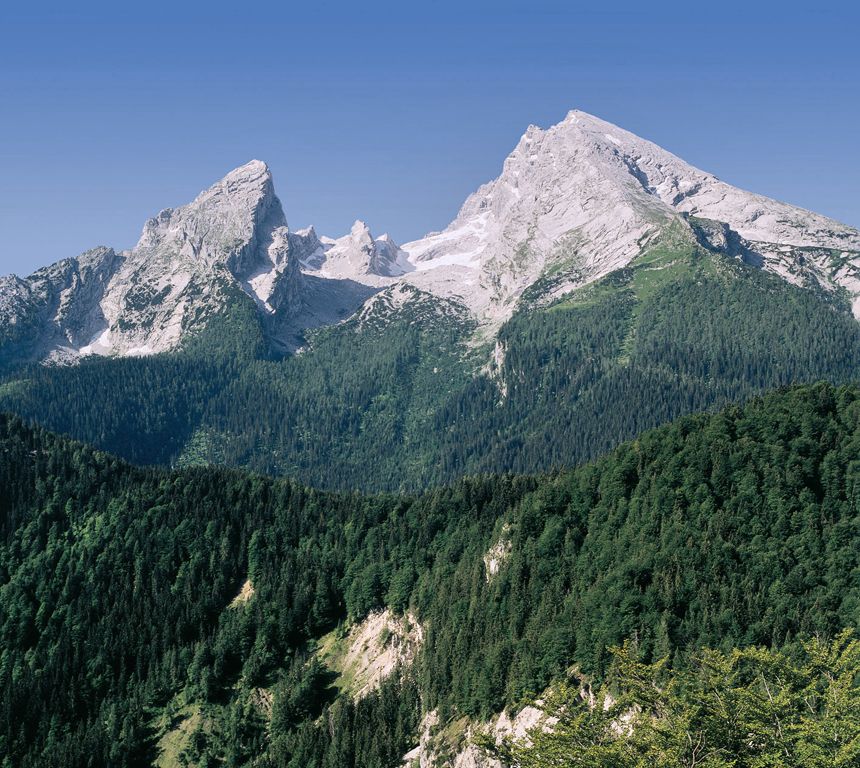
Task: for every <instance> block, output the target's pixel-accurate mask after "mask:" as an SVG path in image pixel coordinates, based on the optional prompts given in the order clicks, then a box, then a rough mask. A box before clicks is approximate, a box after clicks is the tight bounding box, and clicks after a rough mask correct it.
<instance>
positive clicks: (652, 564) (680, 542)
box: [0, 385, 860, 768]
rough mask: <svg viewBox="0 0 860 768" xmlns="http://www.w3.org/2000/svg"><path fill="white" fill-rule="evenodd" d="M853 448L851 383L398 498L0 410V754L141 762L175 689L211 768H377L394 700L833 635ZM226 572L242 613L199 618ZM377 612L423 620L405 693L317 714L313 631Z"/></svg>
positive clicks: (401, 716) (478, 706) (858, 530)
mask: <svg viewBox="0 0 860 768" xmlns="http://www.w3.org/2000/svg"><path fill="white" fill-rule="evenodd" d="M858 456H860V391H858V390H856V389H853V388H834V387H832V386H827V385H816V386H813V387H807V388H799V389H794V390H788V391H786V392H782V393H778V394H775V395H772V396H768V397H766V398H764V399H762V400H758V401H755V402H753V403H751V404H749V405H747V406H745V407H731V408H729V409H728V410H726V411H724V412H722V413H719V414H716V415H704V416H695V417H686V418H683V419H681V420H680V421H678V422H676V423H674V424H671V425H668V426H665V427H662V428H660V429H658V430H655V431H653V432H650V433H647V434H645V435H643V436H642V437H641V438H639V439H638V440H636V441H635V442H633V443H629V444H625V445H623V446H621V447H620V448H618V449H617V450H616V451H614V452H613V453H612V454H610V455H609V456H607V457H605V458H604V459H601V460H600V461H597V462H595V463H593V464H590V465H587V466H584V467H582V468H580V469H577V470H575V471H572V472H567V473H564V474H560V475H558V476H555V477H545V478H539V479H529V478H512V477H499V478H489V477H488V478H475V479H469V480H463V481H461V482H459V483H457V484H456V485H454V486H452V487H450V488H443V489H439V490H435V491H432V492H429V493H426V494H424V495H422V496H419V497H416V498H409V497H404V498H398V497H394V496H360V495H357V494H331V493H324V492H319V491H312V490H307V489H305V488H302V487H299V486H297V485H296V484H294V483H291V482H287V481H283V480H281V481H273V480H270V479H266V478H263V477H256V476H249V475H245V474H242V473H238V472H234V471H226V470H217V469H192V470H184V471H181V472H166V471H162V470H143V469H134V468H132V467H129V466H128V465H126V464H124V463H122V462H120V461H118V460H116V459H114V458H112V457H110V456H107V455H105V454H102V453H96V452H93V451H92V450H90V449H88V448H85V447H82V446H80V445H78V444H75V443H71V442H68V441H66V440H64V439H61V438H57V437H54V436H52V435H50V434H48V433H45V432H43V431H41V430H39V429H32V428H29V427H26V426H25V425H24V424H23V423H22V422H20V421H19V420H18V419H16V418H11V417H3V418H2V419H0V488H2V494H0V711H2V712H3V716H2V718H0V754H2V755H3V756H6V757H8V758H9V760H10V761H11V764H12V765H15V766H22V767H23V768H26V767H28V766H54V765H56V766H76V765H93V766H101V765H105V766H106V765H110V766H124V765H128V766H131V765H138V764H146V763H147V762H148V761H150V760H151V759H152V757H153V751H154V750H155V736H154V733H153V726H152V722H153V716H154V713H157V712H161V711H162V710H163V708H164V707H165V706H166V704H167V703H168V702H169V701H170V700H171V698H172V697H173V696H174V695H175V694H177V693H178V692H184V693H183V695H184V696H185V698H186V700H191V701H197V702H201V703H202V705H205V706H209V707H212V708H216V709H217V711H219V712H223V716H222V722H221V723H220V725H219V729H218V730H217V732H216V733H214V734H213V735H207V733H206V732H203V731H201V732H200V734H199V739H200V740H201V746H200V750H201V751H200V754H201V755H203V756H204V757H205V755H207V754H208V755H209V756H210V757H211V759H212V760H224V761H226V762H227V764H233V765H239V764H242V763H243V762H245V761H247V759H248V758H249V756H250V755H258V754H260V750H261V749H266V750H269V751H270V757H271V759H272V760H274V761H275V764H283V761H284V760H286V759H287V757H289V759H296V760H298V759H299V758H295V755H302V756H303V757H302V758H301V759H302V760H305V759H307V760H310V757H308V756H309V755H310V756H313V760H317V761H318V762H317V763H313V762H308V763H306V764H308V765H311V764H318V765H351V764H355V765H386V764H389V765H390V764H395V763H391V762H390V761H389V759H390V757H391V755H393V754H396V753H397V751H398V750H400V749H402V748H403V747H404V744H405V742H406V741H408V739H407V738H406V734H407V732H411V729H413V728H414V723H415V722H416V719H417V717H418V710H417V707H418V703H417V701H418V694H417V693H416V692H415V690H414V686H416V685H417V688H418V690H419V691H420V698H421V704H422V706H423V707H425V708H437V707H438V708H439V710H440V712H441V714H442V717H443V719H444V718H446V717H448V716H453V715H458V714H470V715H482V714H487V713H489V712H491V711H494V710H498V709H499V708H501V707H503V706H505V705H507V704H511V703H515V702H517V701H521V700H524V699H528V698H530V697H532V696H534V695H535V694H536V693H538V692H540V691H541V690H542V689H543V688H544V687H545V686H546V685H547V683H549V682H550V681H551V680H552V679H553V677H555V676H558V675H559V674H561V673H562V672H563V671H564V670H565V669H566V668H567V667H568V666H569V665H570V664H571V663H576V664H578V665H579V667H580V668H581V669H582V670H583V671H584V672H587V673H590V674H592V675H595V676H597V677H599V676H601V675H602V674H603V673H604V672H605V670H606V669H607V665H608V654H607V648H608V647H609V646H612V645H618V644H620V643H621V642H622V641H623V640H625V639H627V638H631V637H632V638H635V639H636V641H637V643H638V648H639V650H640V652H641V654H642V655H643V657H644V659H645V660H646V661H647V660H648V659H651V658H656V657H660V656H668V657H669V658H670V659H671V660H672V663H673V664H675V665H676V666H678V667H680V668H683V667H684V666H685V665H686V664H687V663H688V660H689V658H690V656H691V654H692V653H693V652H694V651H695V650H696V649H697V648H700V647H703V646H710V647H715V648H721V649H729V648H731V647H733V646H745V645H749V644H763V645H768V646H778V647H781V646H785V645H788V646H791V645H792V643H793V642H794V639H795V638H796V637H798V636H801V635H815V634H820V635H822V636H833V635H835V634H836V633H837V632H838V631H839V630H840V629H841V628H842V627H844V626H849V627H857V626H858V625H860V577H858V574H860V550H858V548H857V546H856V542H857V540H858V537H860V461H858V458H857V457H858ZM500 539H501V541H502V543H503V546H502V547H501V549H500V550H499V551H503V552H505V553H506V554H504V555H503V556H502V560H503V562H502V563H501V565H500V567H499V570H498V573H496V574H495V575H493V576H492V577H490V578H488V571H487V568H486V566H485V563H484V559H483V558H484V554H485V553H487V552H488V550H490V549H491V547H493V545H494V544H496V543H497V542H498V541H499V540H500ZM248 576H250V578H251V579H252V581H253V584H254V587H255V590H256V594H255V596H254V598H253V599H252V600H251V601H250V602H249V603H248V604H247V605H245V606H244V607H242V608H239V609H235V608H227V606H228V604H229V603H230V602H231V600H232V598H233V597H234V596H235V595H236V594H237V592H238V590H239V587H240V585H241V584H242V583H243V582H244V580H245V578H246V577H248ZM387 603H391V604H393V605H395V606H397V607H398V608H401V609H402V608H403V607H405V606H408V607H409V608H410V610H412V611H414V612H416V614H417V615H418V617H419V619H420V620H421V621H422V622H423V623H424V625H425V628H426V630H425V632H426V633H425V647H424V648H425V649H424V652H423V653H422V655H421V657H420V659H419V662H418V665H417V667H416V680H415V681H414V683H413V682H409V681H408V680H406V681H404V682H402V683H401V682H399V681H398V680H397V678H392V680H391V682H390V683H389V684H388V685H389V686H394V687H396V686H399V685H402V686H404V691H405V693H403V694H402V695H400V694H397V695H389V694H391V689H390V688H387V689H385V690H386V691H387V692H388V693H386V694H385V695H382V694H380V695H379V696H378V697H375V698H371V699H368V700H367V701H366V702H364V703H361V704H358V705H352V704H349V703H348V702H346V701H344V700H341V699H338V700H336V701H333V702H332V700H331V697H332V695H333V692H332V691H331V690H330V689H329V687H328V680H327V678H326V674H327V673H326V672H325V671H323V670H321V669H320V668H319V666H318V665H316V663H315V662H314V660H313V658H312V657H311V656H310V652H311V651H312V649H313V645H314V643H313V639H314V638H315V637H319V636H320V635H321V634H322V633H324V632H326V631H328V630H329V629H332V628H333V627H334V626H335V625H336V623H337V622H339V621H343V620H348V619H350V618H361V617H362V616H363V614H364V613H365V612H366V611H368V610H370V609H371V608H374V607H377V606H382V605H385V604H387ZM279 681H280V682H279ZM257 685H267V686H274V687H275V690H276V691H277V694H276V703H275V715H274V717H275V723H276V725H275V726H273V731H272V734H271V741H270V742H269V741H267V737H266V735H265V728H264V724H263V721H262V716H261V715H260V714H259V713H257V714H254V711H253V710H252V709H249V707H248V705H247V704H246V703H243V702H246V701H247V700H246V699H245V698H243V696H244V694H241V692H242V691H249V690H250V689H251V688H252V687H254V686H257ZM240 694H241V695H240ZM318 713H319V714H320V715H321V716H322V718H323V721H322V722H323V723H325V722H332V721H333V720H336V721H337V722H338V723H341V724H342V727H343V731H340V730H339V727H340V726H339V727H338V728H335V730H336V731H337V732H338V734H339V735H338V738H337V739H334V736H332V730H331V729H327V728H326V727H324V726H320V725H319V723H317V724H314V721H312V720H310V719H308V718H313V717H315V716H316V715H317V714H318ZM231 734H232V735H231ZM374 734H376V736H374ZM267 744H268V746H266V745H267ZM407 746H414V744H408V745H407ZM279 750H280V751H279ZM401 754H402V753H401ZM345 755H346V756H348V755H353V757H352V758H348V757H345ZM359 756H360V757H359ZM206 759H209V758H206ZM349 759H352V760H354V761H355V762H354V763H350V762H349ZM339 760H341V761H343V760H346V762H338V761H339ZM362 761H364V762H362ZM298 764H299V763H296V765H298Z"/></svg>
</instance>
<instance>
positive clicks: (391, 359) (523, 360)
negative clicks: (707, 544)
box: [0, 246, 860, 492]
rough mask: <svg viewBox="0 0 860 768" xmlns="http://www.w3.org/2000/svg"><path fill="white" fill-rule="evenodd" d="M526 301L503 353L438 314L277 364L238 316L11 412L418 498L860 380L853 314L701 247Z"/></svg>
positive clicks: (99, 436) (96, 371)
mask: <svg viewBox="0 0 860 768" xmlns="http://www.w3.org/2000/svg"><path fill="white" fill-rule="evenodd" d="M245 298H246V299H247V297H245ZM527 299H528V297H525V298H524V308H523V310H522V311H520V312H518V313H517V314H516V315H515V316H514V317H513V318H512V319H511V320H510V321H509V322H507V323H506V324H505V325H504V326H503V327H502V328H501V330H500V332H499V335H498V340H497V342H498V343H497V344H496V346H495V354H494V351H493V349H492V348H491V347H488V346H487V345H486V344H483V345H482V344H481V343H479V341H477V339H479V338H480V336H475V329H474V327H473V325H472V324H470V323H469V321H468V320H467V319H465V318H464V317H462V316H459V315H456V314H454V315H450V314H446V315H444V317H440V316H439V314H438V313H437V314H434V313H432V312H426V311H423V310H425V309H426V307H425V304H426V302H427V300H428V298H427V297H424V302H423V303H422V302H417V303H416V304H415V305H414V306H413V305H406V308H405V310H404V312H401V313H400V314H399V315H397V316H396V317H393V318H389V319H388V321H387V322H377V323H369V322H367V319H366V318H364V319H362V318H353V319H352V320H350V321H348V322H346V323H344V324H342V325H339V326H335V327H332V328H327V329H323V330H319V331H316V332H314V333H312V334H309V337H308V344H307V347H306V348H305V349H304V350H303V351H302V352H301V353H300V354H297V355H293V356H290V357H287V358H284V359H280V360H277V359H271V358H270V356H269V354H268V353H267V351H266V349H265V344H264V341H263V338H264V337H263V334H262V331H261V329H260V327H259V322H258V321H257V319H256V316H255V314H254V312H253V307H247V306H245V305H244V304H242V302H238V303H237V304H236V305H235V306H234V307H233V309H232V312H231V313H230V314H229V315H227V316H225V317H219V318H218V319H217V323H215V324H213V325H212V326H211V327H209V328H208V329H207V330H206V331H205V332H204V333H202V334H201V335H200V336H199V337H197V338H196V339H194V341H193V343H191V344H190V345H189V346H188V347H187V348H186V349H184V350H183V351H182V352H180V353H176V354H169V355H160V356H156V357H153V358H147V359H126V360H93V361H89V362H85V363H83V364H81V365H79V366H76V367H73V368H56V367H54V368H45V367H34V368H32V369H29V370H25V371H18V372H17V373H15V374H11V375H9V376H8V377H7V378H6V379H5V380H4V382H3V383H0V408H2V409H5V410H8V411H11V412H15V413H17V414H19V415H21V416H22V417H23V418H25V419H26V420H28V421H30V422H35V423H39V424H40V425H42V426H45V427H47V428H49V429H51V430H53V431H55V432H59V433H63V434H67V435H70V436H72V437H74V438H76V439H80V440H83V441H85V442H87V443H89V444H92V445H95V446H97V447H99V448H101V449H103V450H107V451H110V452H111V453H114V454H116V455H118V456H121V457H123V458H125V459H128V460H129V461H132V462H134V463H136V464H156V465H162V466H187V465H195V464H205V463H214V464H218V465H226V466H233V467H244V468H249V469H251V470H253V471H257V472H261V473H264V474H272V475H281V476H287V477H291V478H293V479H296V480H299V481H300V482H304V483H307V484H310V485H313V486H314V487H317V488H328V489H333V490H354V489H361V490H364V491H371V492H373V491H405V492H415V491H418V490H422V489H425V488H427V487H431V486H434V485H438V484H441V483H450V482H453V481H454V480H456V479H457V478H459V477H462V476H463V475H464V474H480V473H487V472H491V473H499V472H517V473H534V472H545V471H552V470H554V469H558V468H564V467H571V466H575V465H577V464H579V463H581V462H583V461H585V460H588V459H591V458H594V457H596V456H598V455H601V454H603V453H605V452H606V451H607V450H609V449H611V448H612V447H614V446H616V445H618V444H619V443H620V442H622V441H624V440H627V439H631V438H633V437H635V436H636V435H638V434H639V433H640V432H642V431H643V430H645V429H649V428H651V427H654V426H657V425H659V424H662V423H665V422H666V421H669V420H671V419H673V418H676V417H678V416H681V415H683V414H686V413H692V412H697V411H701V410H707V409H713V408H717V407H719V406H722V405H725V404H728V403H730V402H738V401H742V400H744V399H746V398H749V397H752V396H754V395H756V394H759V393H761V392H763V391H765V390H768V389H771V388H774V387H779V386H785V385H790V384H797V383H811V382H814V381H817V380H821V379H825V380H828V381H832V382H834V383H849V382H852V381H856V380H857V379H858V373H860V326H858V324H857V322H856V321H855V320H854V318H853V317H852V316H851V314H850V312H849V311H848V310H847V308H846V307H845V306H844V305H843V302H841V298H840V297H839V296H837V295H832V296H831V295H827V294H825V293H824V292H823V291H821V290H817V289H815V288H809V287H807V288H798V287H795V286H792V285H789V284H787V283H786V282H785V281H784V280H782V279H780V278H778V277H774V276H772V275H768V274H766V273H763V272H761V271H758V270H756V269H753V268H752V267H748V266H746V265H744V264H742V263H741V262H738V261H735V260H732V259H729V258H727V257H724V256H720V255H719V254H714V253H709V252H706V251H703V250H701V249H699V248H694V247H692V246H690V248H689V249H688V250H681V251H679V250H673V251H669V252H657V253H652V254H650V255H649V257H648V258H647V259H640V260H638V261H636V262H634V263H633V264H632V265H631V266H630V267H628V268H626V269H624V270H621V271H619V272H616V273H614V274H612V275H610V276H608V277H607V278H605V279H604V280H602V281H600V282H598V283H596V284H594V285H591V286H588V287H586V288H583V289H581V290H579V291H576V292H574V293H572V294H570V295H568V296H567V297H565V298H563V299H561V300H559V301H556V302H555V303H553V304H551V305H550V306H542V305H537V304H534V303H532V304H529V301H528V300H527ZM410 306H411V307H412V313H411V314H410V312H409V311H408V310H409V307H410ZM705 308H706V309H707V311H703V309H705ZM494 343H495V342H494ZM491 361H492V362H491Z"/></svg>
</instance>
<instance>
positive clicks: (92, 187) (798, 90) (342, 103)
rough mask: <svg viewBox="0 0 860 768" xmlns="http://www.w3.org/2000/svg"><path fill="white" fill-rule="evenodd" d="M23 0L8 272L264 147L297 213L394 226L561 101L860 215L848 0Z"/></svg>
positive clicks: (314, 220) (123, 234)
mask: <svg viewBox="0 0 860 768" xmlns="http://www.w3.org/2000/svg"><path fill="white" fill-rule="evenodd" d="M7 5H8V4H7ZM21 5H22V6H26V7H22V8H19V9H15V10H9V9H8V8H7V9H4V10H3V11H2V15H0V181H2V183H0V273H7V272H13V271H14V272H18V273H19V274H27V273H29V272H30V271H32V270H33V269H34V268H36V267H38V266H41V265H43V264H46V263H49V262H52V261H55V260H57V259H60V258H63V257H66V256H73V255H76V254H77V253H79V252H81V251H83V250H84V249H86V248H88V247H91V246H94V245H97V244H106V245H113V246H115V247H118V248H122V247H129V246H131V245H133V244H134V242H135V241H136V240H137V237H138V235H139V233H140V229H141V227H142V225H143V222H144V220H145V219H146V218H147V217H149V216H151V215H153V214H155V213H156V212H157V211H158V210H160V209H161V208H164V207H168V206H175V205H180V204H182V203H184V202H187V201H189V200H191V199H192V198H193V197H194V196H195V195H196V193H197V192H198V191H199V190H201V189H202V188H204V187H206V186H208V185H209V184H210V183H212V182H213V181H215V180H217V179H218V178H220V177H221V176H222V175H223V174H224V173H226V172H227V171H229V170H230V169H231V168H233V167H235V166H237V165H240V164H242V163H244V162H246V161H247V160H249V159H251V158H254V157H256V158H260V159H262V160H265V161H267V162H268V163H269V165H270V166H271V168H272V171H273V173H274V175H275V185H276V189H277V191H278V194H279V196H280V198H281V200H282V201H283V204H284V209H285V211H286V214H287V219H288V220H289V222H290V224H291V226H293V227H301V226H306V225H308V224H315V225H316V226H317V229H318V231H320V232H321V233H325V234H330V235H333V236H337V235H340V234H343V233H344V232H346V231H347V230H348V228H349V226H350V224H351V223H352V221H353V220H354V219H355V218H362V219H364V220H366V221H367V222H368V223H369V224H370V226H371V228H372V229H373V231H374V232H375V233H376V234H381V233H382V232H383V231H389V232H390V233H391V234H392V235H393V236H394V238H395V239H396V240H398V241H400V242H403V241H406V240H409V239H412V238H414V237H417V236H420V235H421V234H423V233H425V232H427V231H430V230H434V229H440V228H442V227H444V226H445V225H446V224H447V223H448V221H449V220H450V219H451V218H452V217H453V216H454V215H455V213H456V211H457V209H458V208H459V206H460V204H461V203H462V201H463V199H464V198H465V197H466V196H467V195H468V194H469V193H470V192H471V191H473V190H474V189H475V188H476V187H477V186H478V185H479V184H480V183H482V182H484V181H487V180H489V179H491V178H493V177H494V176H496V175H497V174H498V172H499V171H500V169H501V164H502V161H503V159H504V157H505V155H506V154H507V153H508V152H509V151H510V150H511V149H512V148H513V147H514V145H515V144H516V142H517V140H518V138H519V136H520V135H521V134H522V133H523V131H524V130H525V128H526V127H527V126H528V125H529V123H535V124H537V125H540V126H544V127H545V126H547V125H550V124H552V123H554V122H557V121H559V120H561V119H562V118H563V117H564V115H565V113H566V112H567V110H568V109H570V108H574V107H576V108H579V109H583V110H585V111H587V112H591V113H593V114H596V115H598V116H600V117H602V118H604V119H606V120H609V121H611V122H614V123H617V124H618V125H620V126H622V127H624V128H626V129H628V130H631V131H633V132H634V133H638V134H639V135H641V136H644V137H645V138H649V139H651V140H653V141H656V142H657V143H658V144H660V145H662V146H664V147H665V148H667V149H669V150H671V151H673V152H675V154H678V155H680V156H681V157H683V158H684V159H686V160H688V161H689V162H692V163H693V164H695V165H697V166H699V167H701V168H704V169H706V170H709V171H712V172H714V173H716V174H717V175H718V176H720V177H721V178H723V179H725V180H727V181H729V182H731V183H734V184H736V185H738V186H741V187H744V188H747V189H753V190H755V191H757V192H761V193H763V194H767V195H770V196H772V197H776V198H779V199H782V200H786V201H788V202H791V203H794V204H797V205H801V206H804V207H807V208H812V209H814V210H817V211H820V212H822V213H825V214H827V215H830V216H833V217H835V218H837V219H840V220H842V221H844V222H847V223H849V224H853V225H855V226H860V46H858V45H857V42H856V35H857V30H858V29H860V11H858V10H856V9H855V7H854V5H853V4H852V3H848V2H841V3H833V2H827V1H826V0H824V1H823V2H816V3H797V2H794V3H770V2H753V1H752V0H748V2H745V3H734V2H728V3H726V2H723V3H719V4H717V3H707V4H701V3H700V4H691V3H683V4H682V3H675V2H664V3H642V2H611V1H609V0H606V1H604V2H600V3H588V4H584V3H576V2H566V3H562V2H541V1H540V0H535V1H534V2H528V3H526V2H521V3H515V2H505V0H497V2H492V3H490V2H468V1H467V0H461V1H460V2H457V3H451V2H431V1H430V0H426V1H425V2H423V3H407V2H400V3H349V4H347V3H339V2H315V3H304V4H302V5H293V4H290V3H284V2H281V3H268V2H265V1H264V0H260V1H259V2H253V3H252V2H243V3H235V2H233V3H218V2H210V3H206V4H195V3H180V4H177V5H179V7H178V8H177V7H175V5H172V4H167V3H161V2H148V3H145V4H143V3H140V4H135V5H136V6H137V7H135V8H123V7H122V4H120V3H116V2H111V3H104V4H102V3H86V2H81V3H77V4H72V3H65V4H63V5H60V4H51V3H40V2H34V1H31V2H29V3H27V4H21ZM654 6H657V7H654Z"/></svg>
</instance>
